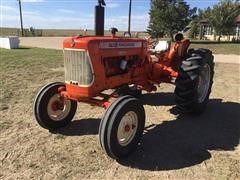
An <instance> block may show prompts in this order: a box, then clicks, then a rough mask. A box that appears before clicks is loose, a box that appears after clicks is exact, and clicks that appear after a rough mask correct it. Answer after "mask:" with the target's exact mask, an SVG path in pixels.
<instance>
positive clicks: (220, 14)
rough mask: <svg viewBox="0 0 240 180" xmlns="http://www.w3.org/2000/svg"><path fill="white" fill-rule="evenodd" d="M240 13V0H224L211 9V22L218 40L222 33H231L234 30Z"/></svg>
mask: <svg viewBox="0 0 240 180" xmlns="http://www.w3.org/2000/svg"><path fill="white" fill-rule="evenodd" d="M239 14H240V4H239V0H235V1H233V0H222V1H220V2H219V3H218V4H216V5H214V6H213V8H212V9H211V13H210V16H209V22H210V24H211V25H212V26H213V28H214V32H215V35H217V36H218V41H220V40H221V36H222V35H228V36H229V35H230V34H231V33H232V32H233V29H234V27H235V26H236V24H235V19H236V17H237V16H238V15H239Z"/></svg>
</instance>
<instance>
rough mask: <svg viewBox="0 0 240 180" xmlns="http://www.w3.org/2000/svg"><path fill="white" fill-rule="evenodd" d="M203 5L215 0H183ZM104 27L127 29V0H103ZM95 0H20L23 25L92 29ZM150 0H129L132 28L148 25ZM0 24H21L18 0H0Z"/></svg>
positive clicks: (209, 4)
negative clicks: (104, 4) (104, 6)
mask: <svg viewBox="0 0 240 180" xmlns="http://www.w3.org/2000/svg"><path fill="white" fill-rule="evenodd" d="M186 1H187V3H188V4H189V5H190V7H192V8H193V7H197V8H206V7H208V6H212V5H214V4H216V3H217V2H218V0H186ZM105 2H106V8H105V29H110V28H111V27H117V28H118V29H119V30H127V26H128V25H127V24H128V2H129V0H105ZM96 4H97V0H22V11H23V26H24V28H29V27H31V26H32V27H34V28H40V29H45V28H47V29H94V6H95V5H96ZM149 9H150V0H132V30H134V31H145V30H146V29H147V27H148V22H149V15H148V12H149ZM0 20H1V22H0V26H1V27H17V28H19V27H20V20H19V6H18V0H0Z"/></svg>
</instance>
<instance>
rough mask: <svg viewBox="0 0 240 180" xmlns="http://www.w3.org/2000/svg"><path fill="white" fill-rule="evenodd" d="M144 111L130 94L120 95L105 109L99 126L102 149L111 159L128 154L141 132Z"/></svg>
mask: <svg viewBox="0 0 240 180" xmlns="http://www.w3.org/2000/svg"><path fill="white" fill-rule="evenodd" d="M144 125H145V111H144V108H143V105H142V104H141V102H140V101H139V100H138V99H136V98H134V97H132V96H122V97H120V98H119V99H117V100H116V101H115V102H114V103H113V104H112V105H111V106H110V107H109V108H108V109H107V111H106V113H105V115H104V117H103V118H102V121H101V124H100V128H99V137H100V138H99V139H100V144H101V146H102V149H103V150H104V151H105V152H106V153H107V155H108V156H110V157H111V158H113V159H121V158H124V157H126V156H128V155H129V154H130V153H131V152H132V151H133V150H134V149H135V148H136V146H137V144H138V142H139V141H140V139H141V136H142V134H143V129H144Z"/></svg>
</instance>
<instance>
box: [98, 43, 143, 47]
mask: <svg viewBox="0 0 240 180" xmlns="http://www.w3.org/2000/svg"><path fill="white" fill-rule="evenodd" d="M141 47H142V42H101V43H100V45H99V48H101V49H112V48H141Z"/></svg>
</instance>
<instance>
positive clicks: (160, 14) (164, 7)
mask: <svg viewBox="0 0 240 180" xmlns="http://www.w3.org/2000/svg"><path fill="white" fill-rule="evenodd" d="M195 13H196V8H193V9H190V6H189V5H188V4H187V3H186V2H185V1H184V0H151V8H150V12H149V15H150V22H149V27H148V32H149V33H150V34H151V36H152V37H161V36H163V35H165V34H166V35H169V36H170V37H171V39H172V40H173V35H174V34H175V33H177V32H178V31H182V30H183V29H184V28H185V27H186V26H187V25H188V24H189V22H190V21H191V19H192V15H193V14H195Z"/></svg>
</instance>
